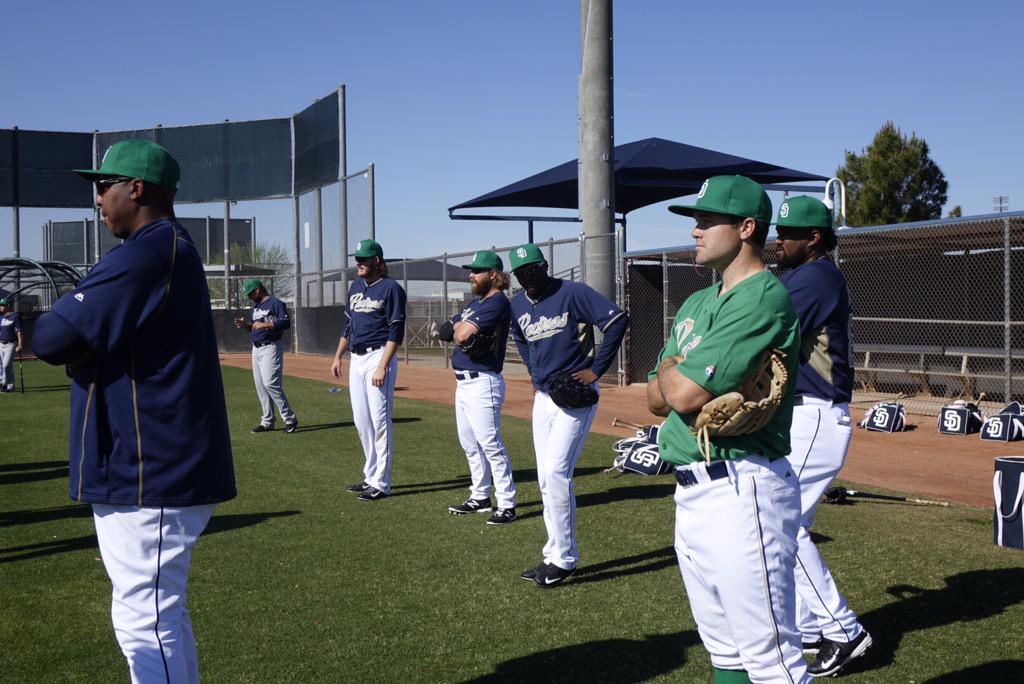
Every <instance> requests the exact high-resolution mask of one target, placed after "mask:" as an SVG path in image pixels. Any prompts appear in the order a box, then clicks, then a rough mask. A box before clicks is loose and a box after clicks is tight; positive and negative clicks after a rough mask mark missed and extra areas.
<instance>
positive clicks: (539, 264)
mask: <svg viewBox="0 0 1024 684" xmlns="http://www.w3.org/2000/svg"><path fill="white" fill-rule="evenodd" d="M509 264H510V268H511V269H512V273H513V274H514V275H515V276H516V279H517V280H518V281H519V284H520V285H521V286H522V287H523V291H522V292H520V293H519V294H517V295H516V296H515V297H514V298H513V299H512V324H511V330H512V339H513V340H514V341H515V343H516V347H517V349H518V350H519V355H520V356H521V357H522V359H523V363H525V364H526V368H527V370H528V371H529V372H530V379H531V380H532V382H533V387H534V397H533V446H534V451H535V452H536V456H537V484H538V485H539V486H540V496H541V500H542V502H543V504H544V528H545V530H546V531H547V535H548V538H547V543H545V544H544V548H543V550H542V552H541V553H542V555H543V562H542V563H541V564H540V565H538V566H537V567H534V568H529V569H528V570H526V571H524V572H523V574H522V578H523V579H525V580H532V581H534V582H536V584H537V585H538V586H540V587H553V586H556V585H558V584H561V583H562V582H564V581H565V580H566V579H567V578H569V577H570V576H571V575H572V574H573V573H574V572H575V571H576V565H577V563H578V562H579V556H580V554H579V545H578V543H577V539H576V494H575V483H574V482H573V471H574V470H575V468H576V462H577V461H578V460H579V458H580V453H581V452H582V451H583V444H584V442H585V440H586V437H587V433H588V432H589V431H590V425H591V423H593V421H594V415H595V414H596V413H597V403H596V402H597V397H598V394H597V379H598V378H599V377H601V376H602V375H603V374H604V372H605V371H606V370H608V367H609V366H610V365H611V363H612V360H613V359H614V358H615V354H616V352H617V351H618V349H619V345H620V344H621V343H622V337H623V335H625V333H626V325H627V323H628V317H627V316H626V314H625V312H623V311H622V309H620V308H619V307H618V306H616V305H615V304H614V303H613V302H611V301H609V300H608V299H607V298H606V297H604V296H602V295H600V294H598V293H597V292H595V291H594V290H593V289H592V288H591V287H589V286H588V285H585V284H583V283H576V282H571V281H567V280H562V279H560V278H553V277H551V276H550V275H549V274H548V264H547V262H546V261H545V260H544V256H543V255H542V254H541V251H540V248H539V247H537V245H534V244H532V243H529V244H525V245H523V246H521V247H517V248H516V249H513V250H512V251H511V252H509ZM595 326H596V327H597V328H599V329H600V330H601V331H602V332H603V333H604V340H603V342H602V344H601V347H600V349H598V350H597V353H596V354H595V341H594V327H595ZM562 374H565V375H568V376H570V377H571V378H572V379H573V380H575V381H577V382H578V383H581V384H582V385H584V386H585V387H584V388H591V389H592V390H593V392H578V393H575V395H576V396H585V395H587V394H589V395H590V397H591V398H592V401H591V403H590V404H589V405H579V404H577V405H569V402H567V401H565V399H564V398H562V397H560V396H559V395H557V394H555V393H553V392H552V390H551V383H552V381H553V379H554V378H555V377H557V376H559V375H562ZM588 401H589V400H588ZM557 402H561V403H563V404H565V405H564V406H561V405H559V403H557ZM574 403H575V402H574ZM584 403H585V402H584Z"/></svg>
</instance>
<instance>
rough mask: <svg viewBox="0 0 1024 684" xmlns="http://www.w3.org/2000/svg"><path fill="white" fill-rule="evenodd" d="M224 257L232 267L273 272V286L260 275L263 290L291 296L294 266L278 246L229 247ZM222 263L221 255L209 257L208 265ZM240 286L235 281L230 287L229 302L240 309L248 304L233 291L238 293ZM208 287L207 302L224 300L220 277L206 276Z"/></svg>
mask: <svg viewBox="0 0 1024 684" xmlns="http://www.w3.org/2000/svg"><path fill="white" fill-rule="evenodd" d="M228 256H229V257H230V259H231V263H232V264H247V265H249V266H259V267H261V268H269V269H273V270H274V275H273V285H271V282H270V278H269V277H266V276H263V277H261V280H263V281H265V282H266V284H267V288H268V289H271V290H272V292H273V294H274V296H276V297H285V298H288V297H291V296H292V290H293V286H294V282H293V276H294V273H295V264H294V263H293V262H292V259H291V255H290V253H289V252H288V249H287V248H285V247H284V246H283V245H281V244H280V243H277V242H273V243H265V242H257V243H256V244H255V245H239V244H232V245H231V247H230V249H229V250H228ZM223 263H224V256H223V254H222V253H219V254H216V255H213V254H211V255H210V264H211V265H216V264H223ZM232 280H234V277H232ZM240 285H241V280H239V282H238V283H236V284H235V287H233V288H232V290H233V292H232V300H233V304H234V305H235V306H242V307H244V306H247V305H248V303H247V302H245V301H244V299H245V298H244V297H241V295H240V294H239V293H238V292H235V291H234V290H238V289H239V287H240ZM209 286H210V298H211V299H214V300H217V299H221V300H222V299H223V298H224V279H223V278H217V277H210V279H209ZM234 300H237V301H234Z"/></svg>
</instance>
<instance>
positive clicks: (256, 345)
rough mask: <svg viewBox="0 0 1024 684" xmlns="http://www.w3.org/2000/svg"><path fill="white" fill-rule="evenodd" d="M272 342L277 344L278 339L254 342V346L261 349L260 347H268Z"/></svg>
mask: <svg viewBox="0 0 1024 684" xmlns="http://www.w3.org/2000/svg"><path fill="white" fill-rule="evenodd" d="M270 344H277V340H269V341H267V342H253V343H252V346H254V347H256V348H257V349H259V348H260V347H266V346H267V345H270Z"/></svg>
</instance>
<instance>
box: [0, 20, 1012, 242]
mask: <svg viewBox="0 0 1024 684" xmlns="http://www.w3.org/2000/svg"><path fill="white" fill-rule="evenodd" d="M1022 19H1024V9H1022V5H1021V4H1020V3H1011V2H984V1H982V2H974V3H935V2H923V1H918V0H910V1H906V2H876V1H875V0H866V1H864V2H860V3H856V4H851V3H845V4H840V3H822V2H785V3H773V4H769V3H762V2H754V1H746V0H734V1H733V2H731V3H689V2H679V1H678V0H676V1H670V0H650V1H646V0H633V1H631V2H627V1H626V0H619V1H618V2H617V3H616V5H615V14H614V21H615V26H614V34H615V36H614V49H615V137H616V142H617V143H625V142H630V141H633V140H637V139H640V138H647V137H652V136H656V137H662V138H668V139H672V140H677V141H680V142H685V143H689V144H693V145H699V146H702V147H709V148H712V149H718V150H721V151H724V152H729V153H732V154H738V155H742V156H747V157H752V158H755V159H760V160H763V161H769V162H774V163H778V164H781V165H784V166H790V167H793V168H797V169H801V170H805V171H811V172H815V173H821V174H824V175H829V174H832V173H834V172H835V169H836V167H837V166H838V165H839V164H840V163H841V162H842V159H843V153H844V151H845V150H847V149H851V150H855V151H858V152H859V151H860V150H861V148H863V147H865V146H866V145H867V144H868V143H869V142H870V141H871V138H872V136H873V135H874V133H875V131H877V130H878V128H879V127H880V126H881V125H882V124H883V123H884V122H885V121H887V120H892V121H893V122H895V123H896V125H897V126H899V127H900V128H901V129H902V130H903V131H904V132H907V133H909V132H915V133H916V134H917V135H919V136H921V137H923V138H924V139H925V140H927V142H928V144H929V146H930V148H931V154H932V157H933V159H935V161H936V162H937V163H938V164H939V166H940V167H941V168H942V170H943V172H944V173H945V174H946V177H947V179H948V180H949V183H950V189H949V203H948V206H947V211H948V209H949V208H951V207H952V206H953V205H961V206H962V207H963V210H964V213H965V214H984V213H989V212H991V211H992V198H993V197H994V196H996V195H1000V194H1004V195H1009V196H1010V208H1011V209H1020V208H1024V187H1022V178H1024V164H1022V161H1024V141H1022V136H1021V134H1020V130H1019V129H1020V120H1021V117H1020V113H1019V112H1020V111H1021V98H1022V93H1021V88H1020V74H1021V73H1024V68H1022V67H1024V56H1022V53H1021V51H1020V49H1019V46H1018V42H1019V37H1018V35H1017V32H1019V27H1020V26H1021V25H1024V22H1022ZM578 73H579V3H578V2H575V1H573V0H562V1H554V0H517V1H516V2H496V1H493V0H490V1H488V0H435V2H430V3H425V2H398V1H390V0H377V1H376V2H366V1H365V0H363V1H361V2H350V1H348V0H338V1H335V2H322V3H319V2H303V1H301V0H295V1H293V2H291V3H287V4H286V3H268V2H261V1H258V0H257V1H250V2H238V1H235V0H225V1H220V2H205V3H200V2H193V1H191V0H185V1H181V2H176V3H161V4H159V5H157V4H150V3H135V4H117V3H113V4H111V3H101V4H98V5H97V4H93V3H77V2H70V1H67V0H65V1H62V2H51V3H43V2H38V1H36V2H23V1H22V0H12V1H11V2H8V3H5V9H4V19H3V27H2V29H0V127H4V128H6V127H10V126H14V125H17V126H20V127H22V128H26V129H40V130H72V131H91V130H93V129H100V130H117V129H121V128H138V127H147V126H152V125H154V124H157V123H161V124H163V125H165V126H171V125H184V124H197V123H212V122H217V121H221V120H223V119H231V120H246V119H259V118H272V117H280V116H288V115H290V114H292V113H294V112H297V111H299V110H301V109H303V108H304V107H306V106H307V105H308V104H310V103H311V102H312V101H313V100H314V99H315V98H318V97H321V96H323V95H326V94H328V93H330V92H331V91H332V90H334V89H335V88H337V86H338V85H339V84H342V83H344V84H345V85H346V92H347V99H348V133H349V138H348V141H349V169H350V171H351V170H356V169H361V168H364V167H365V166H366V165H367V164H368V163H369V162H373V163H374V164H375V168H376V177H377V183H376V195H377V209H376V218H377V234H378V238H379V239H380V241H381V242H382V243H384V245H385V249H386V250H387V252H388V254H389V256H390V255H395V256H409V257H415V256H427V255H431V254H436V253H438V252H441V251H448V252H455V251H461V250H472V249H476V248H479V247H485V246H489V245H491V244H495V243H496V244H508V243H513V242H518V241H521V240H522V239H524V236H525V228H523V227H521V225H520V224H513V223H504V222H503V223H476V222H453V221H450V220H449V219H448V216H447V208H448V207H449V206H452V205H454V204H457V203H459V202H462V201H464V200H467V199H470V198H472V197H475V196H477V195H479V194H482V193H484V192H487V191H490V190H492V189H494V188H497V187H499V186H502V185H505V184H507V183H510V182H512V181H515V180H518V179H519V178H522V177H524V176H526V175H529V174H532V173H535V172H537V171H541V170H543V169H545V168H548V167H550V166H553V165H555V164H558V163H561V162H564V161H568V160H570V159H573V158H575V157H576V155H577V127H576V124H577V110H576V80H577V76H578ZM220 212H221V209H220V208H219V207H217V206H214V207H189V206H183V207H179V214H181V215H205V214H206V213H213V214H214V215H219V213H220ZM514 213H523V212H514ZM536 213H564V212H553V211H552V212H547V211H541V212H536ZM88 215H89V213H88V212H62V211H53V210H46V211H44V210H23V211H22V253H23V254H24V255H26V256H30V257H39V256H41V255H42V249H41V245H40V240H39V232H40V231H39V225H41V223H43V222H44V221H45V220H46V219H47V218H69V217H74V218H81V217H85V216H88ZM234 215H235V216H249V215H255V216H257V218H258V222H257V225H258V226H259V231H260V239H261V240H268V241H276V242H281V243H282V244H286V245H290V238H289V237H288V235H289V233H288V231H289V222H290V220H291V219H290V209H289V208H288V206H287V204H286V203H272V202H264V203H244V204H243V205H242V206H240V207H239V208H237V209H236V210H234ZM629 222H630V247H631V248H638V247H649V246H657V245H673V244H681V243H686V242H688V241H689V238H688V234H689V225H690V222H688V221H687V220H685V219H681V218H680V217H677V216H674V215H672V214H669V213H668V212H667V211H665V205H656V206H654V207H649V208H645V209H642V210H638V211H636V212H633V213H631V214H630V215H629ZM576 231H577V227H575V226H574V225H573V224H544V225H542V226H539V227H538V237H539V238H540V237H547V236H548V235H553V236H555V237H566V236H569V235H572V234H574V233H575V232H576ZM11 240H12V238H11V217H10V210H7V209H4V210H0V254H9V253H10V246H11ZM389 245H390V247H389Z"/></svg>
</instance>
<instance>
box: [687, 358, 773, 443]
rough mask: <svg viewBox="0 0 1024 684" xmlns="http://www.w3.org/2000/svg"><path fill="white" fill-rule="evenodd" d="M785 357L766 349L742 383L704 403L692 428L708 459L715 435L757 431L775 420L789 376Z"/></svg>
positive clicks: (743, 433)
mask: <svg viewBox="0 0 1024 684" xmlns="http://www.w3.org/2000/svg"><path fill="white" fill-rule="evenodd" d="M785 356H786V355H785V354H784V353H783V352H782V351H780V350H778V349H769V350H765V352H764V354H762V355H761V358H760V360H759V361H758V363H757V366H756V368H755V369H754V372H753V373H751V375H750V377H748V378H747V379H746V380H745V381H744V382H743V384H742V385H740V386H739V387H738V388H737V389H736V390H735V391H733V392H726V393H725V394H723V395H721V396H718V397H715V398H714V399H712V400H711V401H709V402H708V403H706V404H704V406H703V408H701V410H700V414H699V415H698V416H697V419H696V420H695V421H694V422H693V426H692V427H691V431H692V432H693V434H695V435H697V444H698V445H699V446H700V451H701V455H702V456H704V460H705V461H707V462H710V461H711V438H712V437H732V436H734V435H746V434H750V433H751V432H757V431H758V430H760V429H761V428H763V427H764V426H765V425H767V424H768V422H769V421H770V420H771V419H772V417H773V416H774V415H775V411H777V410H778V408H779V404H781V403H782V395H783V394H784V393H785V391H786V382H787V381H788V379H789V374H788V373H787V372H786V367H785V365H783V363H782V359H784V358H785Z"/></svg>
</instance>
